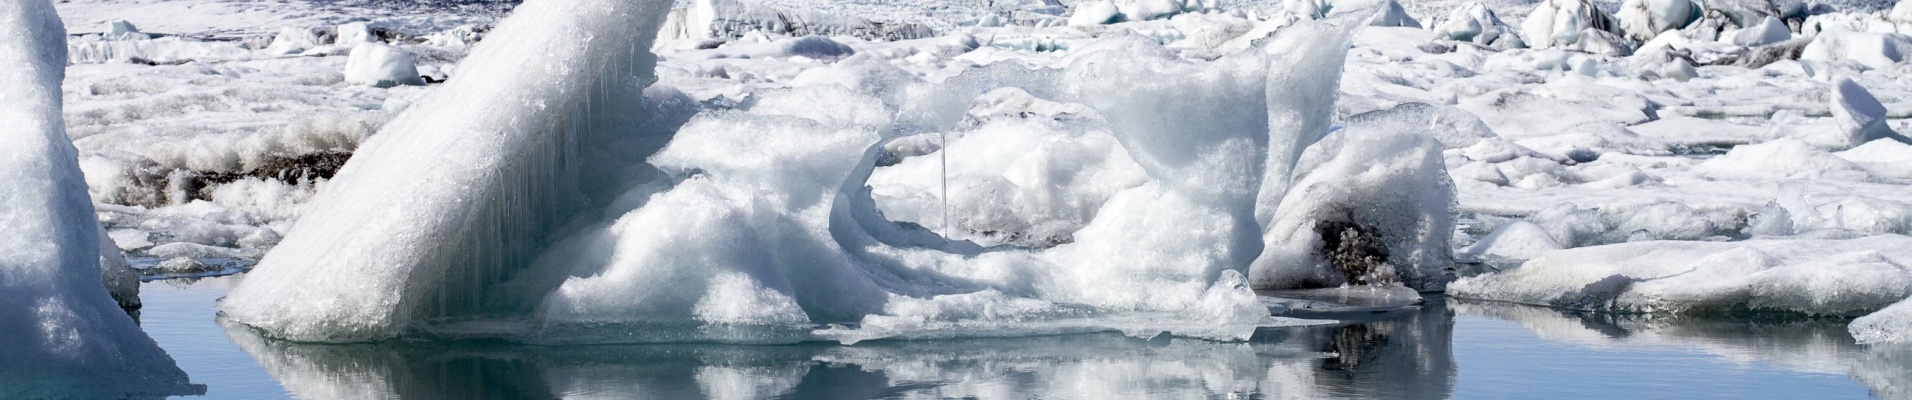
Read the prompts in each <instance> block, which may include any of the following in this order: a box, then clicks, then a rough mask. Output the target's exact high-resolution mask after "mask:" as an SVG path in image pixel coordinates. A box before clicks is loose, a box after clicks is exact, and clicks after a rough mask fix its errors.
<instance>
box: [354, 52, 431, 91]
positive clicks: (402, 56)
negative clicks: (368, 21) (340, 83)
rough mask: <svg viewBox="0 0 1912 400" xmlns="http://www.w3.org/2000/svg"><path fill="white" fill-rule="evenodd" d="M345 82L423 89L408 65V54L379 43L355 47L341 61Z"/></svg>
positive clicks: (421, 80) (422, 80) (413, 68)
mask: <svg viewBox="0 0 1912 400" xmlns="http://www.w3.org/2000/svg"><path fill="white" fill-rule="evenodd" d="M345 81H346V82H351V83H356V84H360V85H367V86H373V87H381V88H389V87H393V86H398V85H414V86H423V85H425V78H423V77H421V76H420V75H418V66H417V65H416V64H413V63H412V55H411V53H407V52H405V51H404V50H400V49H399V48H397V47H392V46H389V45H386V44H383V43H370V42H365V43H359V44H358V46H356V47H353V48H352V55H351V57H350V58H347V59H346V60H345Z"/></svg>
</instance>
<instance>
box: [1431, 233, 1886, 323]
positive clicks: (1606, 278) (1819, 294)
mask: <svg viewBox="0 0 1912 400" xmlns="http://www.w3.org/2000/svg"><path fill="white" fill-rule="evenodd" d="M1908 249H1912V237H1907V236H1900V235H1882V236H1872V237H1866V238H1860V239H1851V240H1781V241H1769V240H1750V241H1743V242H1729V243H1716V242H1670V241H1655V242H1639V243H1626V244H1614V245H1604V246H1594V247H1585V248H1578V249H1572V250H1563V251H1557V252H1552V253H1549V254H1546V255H1544V256H1541V257H1540V258H1536V259H1533V260H1531V261H1528V262H1527V263H1525V264H1523V265H1522V266H1520V267H1519V268H1516V269H1513V270H1509V271H1504V272H1497V273H1489V274H1486V275H1480V276H1474V277H1467V278H1461V279H1460V280H1457V281H1455V282H1454V283H1453V284H1451V285H1449V286H1448V289H1449V291H1450V293H1452V294H1453V295H1454V296H1457V297H1465V298H1474V299H1485V300H1498V301H1507V302H1514V303H1521V304H1532V305H1540V306H1550V307H1560V308H1567V309H1573V310H1583V311H1602V312H1622V313H1663V314H1706V315H1744V314H1757V313H1786V314H1800V315H1815V316H1859V315H1865V314H1867V313H1871V312H1873V311H1876V310H1879V309H1881V308H1885V307H1886V306H1887V305H1890V304H1892V303H1894V302H1898V301H1900V300H1902V299H1905V298H1906V297H1907V296H1912V271H1908V270H1907V269H1906V267H1905V266H1906V265H1908V264H1907V263H1909V262H1912V251H1908Z"/></svg>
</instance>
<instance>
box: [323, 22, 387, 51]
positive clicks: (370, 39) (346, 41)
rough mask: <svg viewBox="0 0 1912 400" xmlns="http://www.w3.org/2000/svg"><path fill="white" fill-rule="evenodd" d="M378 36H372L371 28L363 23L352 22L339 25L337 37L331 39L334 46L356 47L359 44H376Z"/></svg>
mask: <svg viewBox="0 0 1912 400" xmlns="http://www.w3.org/2000/svg"><path fill="white" fill-rule="evenodd" d="M376 42H378V36H376V35H373V34H372V28H371V27H369V26H366V25H365V23H364V22H352V23H347V24H344V25H339V27H338V36H337V37H334V38H333V39H332V44H333V45H336V46H358V44H359V43H376Z"/></svg>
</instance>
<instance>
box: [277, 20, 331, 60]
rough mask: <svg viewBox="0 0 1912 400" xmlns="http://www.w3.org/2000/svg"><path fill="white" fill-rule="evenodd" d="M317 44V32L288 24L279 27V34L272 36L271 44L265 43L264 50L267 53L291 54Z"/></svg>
mask: <svg viewBox="0 0 1912 400" xmlns="http://www.w3.org/2000/svg"><path fill="white" fill-rule="evenodd" d="M318 46H319V35H318V34H317V33H313V32H312V30H311V29H306V28H297V27H290V26H288V27H284V28H279V34H278V35H277V36H273V37H272V44H270V45H267V46H266V50H265V51H266V54H268V55H275V56H279V55H291V54H299V53H300V52H303V51H305V49H310V48H313V47H318Z"/></svg>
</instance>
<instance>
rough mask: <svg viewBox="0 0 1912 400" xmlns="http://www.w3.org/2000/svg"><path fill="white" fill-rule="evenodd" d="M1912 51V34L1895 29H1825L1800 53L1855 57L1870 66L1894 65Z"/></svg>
mask: <svg viewBox="0 0 1912 400" xmlns="http://www.w3.org/2000/svg"><path fill="white" fill-rule="evenodd" d="M1907 53H1912V38H1908V37H1906V36H1905V35H1899V34H1891V33H1866V32H1851V31H1843V30H1840V31H1830V32H1821V33H1819V36H1817V37H1814V38H1813V39H1812V42H1811V43H1809V44H1807V45H1806V48H1805V49H1804V50H1801V51H1800V53H1799V59H1800V60H1809V61H1825V62H1833V61H1842V60H1851V61H1854V62H1857V63H1859V64H1861V65H1864V66H1866V67H1867V68H1873V69H1890V68H1892V66H1893V65H1896V64H1898V63H1899V62H1900V61H1904V60H1905V57H1906V55H1907Z"/></svg>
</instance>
